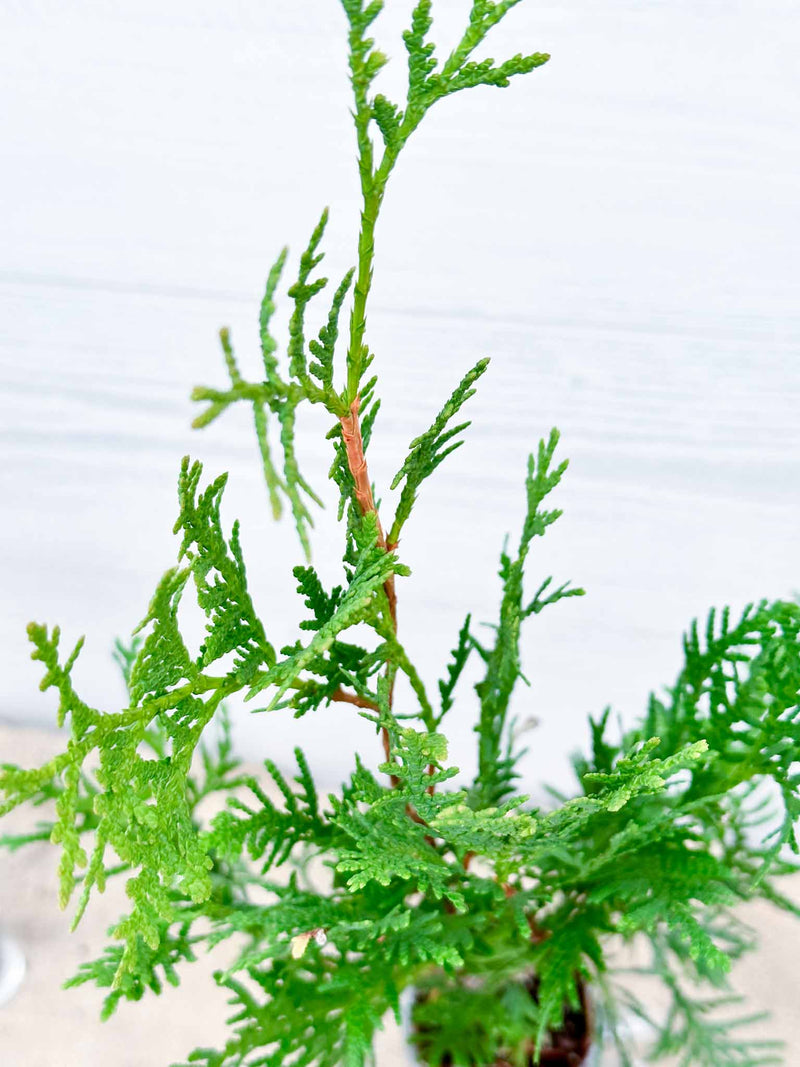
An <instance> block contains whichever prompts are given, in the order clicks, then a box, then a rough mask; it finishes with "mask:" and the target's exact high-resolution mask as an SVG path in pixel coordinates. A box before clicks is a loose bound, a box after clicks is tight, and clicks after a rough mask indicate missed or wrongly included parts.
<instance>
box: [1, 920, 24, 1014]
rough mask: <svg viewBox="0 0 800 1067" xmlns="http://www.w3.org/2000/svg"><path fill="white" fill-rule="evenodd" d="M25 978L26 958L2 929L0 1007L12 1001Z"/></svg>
mask: <svg viewBox="0 0 800 1067" xmlns="http://www.w3.org/2000/svg"><path fill="white" fill-rule="evenodd" d="M24 977H25V957H24V956H23V954H22V949H21V948H20V947H19V945H18V944H17V942H16V941H14V939H13V938H11V937H9V936H8V934H6V933H5V932H4V931H3V930H2V929H1V928H0V1006H2V1005H3V1004H5V1003H6V1002H7V1001H9V1000H11V998H12V997H13V996H14V994H15V993H16V992H17V990H18V989H19V987H20V986H21V985H22V979H23V978H24Z"/></svg>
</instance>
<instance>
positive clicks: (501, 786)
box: [472, 429, 583, 806]
mask: <svg viewBox="0 0 800 1067" xmlns="http://www.w3.org/2000/svg"><path fill="white" fill-rule="evenodd" d="M558 440H559V434H558V431H557V430H555V429H554V430H552V431H551V433H550V437H549V439H548V440H547V442H545V441H544V440H542V441H540V442H539V448H538V451H537V454H536V455H535V456H534V455H533V454H531V455H530V456H529V458H528V473H527V477H526V479H525V491H526V503H527V508H526V512H525V519H524V522H523V526H522V534H521V536H520V540H519V547H518V549H517V554H516V556H515V557H514V558H512V557H511V556H509V555H508V553H507V551H506V550H505V549H504V550H503V553H502V555H501V557H500V580H501V582H502V587H503V595H502V599H501V601H500V618H499V620H498V623H497V626H496V627H495V640H494V645H493V646H492V647H491V648H485V647H484V646H483V645H481V644H480V643H479V642H478V641H477V640H476V639H474V638H473V643H474V646H475V648H476V649H477V651H478V653H479V654H480V657H481V659H482V660H483V662H484V664H485V666H486V672H485V674H484V677H483V679H482V680H481V681H480V682H479V683H478V685H477V686H476V687H475V688H476V692H477V693H478V697H479V698H480V717H479V719H478V725H477V726H476V731H477V733H478V738H479V743H478V775H477V778H476V779H475V783H474V785H473V790H472V793H473V804H474V805H476V806H479V805H483V804H496V803H498V801H500V800H501V799H502V798H503V797H504V796H507V795H508V794H509V793H510V792H511V791H512V790H513V782H514V779H515V777H516V773H515V764H516V760H517V758H518V757H519V755H520V753H515V752H514V749H513V736H510V735H508V734H507V730H506V723H507V718H508V711H509V705H510V702H511V697H512V694H513V692H514V689H515V687H516V684H517V682H518V681H519V679H520V678H523V679H524V675H523V672H522V663H521V657H520V631H521V626H522V622H523V620H524V619H525V618H527V617H528V616H529V615H531V614H537V613H538V611H539V610H540V607H541V606H543V602H542V601H541V599H540V598H541V593H542V591H543V590H544V589H545V588H546V587H547V585H548V583H549V582H550V579H549V578H548V579H547V580H546V581H545V583H543V585H541V586H540V587H539V590H538V592H537V593H536V595H535V596H534V598H533V600H532V601H531V602H530V604H528V605H527V606H526V605H525V604H524V590H523V578H524V574H525V562H526V559H527V556H528V551H529V549H530V546H531V542H532V541H533V538H534V537H536V536H542V535H543V534H544V533H545V531H546V530H547V528H548V526H551V525H552V524H553V523H554V522H555V521H556V519H557V518H558V517H559V516H560V515H561V512H560V511H559V510H552V511H548V510H546V509H543V508H542V507H541V505H542V503H543V501H544V500H545V498H546V497H547V496H548V495H549V493H551V492H552V491H553V490H554V489H555V488H556V486H557V485H558V483H559V482H560V481H561V478H562V476H563V474H564V472H565V471H566V469H567V461H566V460H565V461H563V462H562V463H560V464H559V465H558V466H557V467H555V468H554V469H551V464H552V462H553V456H554V454H555V450H556V446H557V445H558ZM582 595H583V590H582V589H571V588H570V587H569V586H568V585H563V586H561V587H560V591H559V592H558V595H556V594H553V596H551V597H550V601H551V602H555V601H556V600H559V599H562V598H563V597H566V596H582Z"/></svg>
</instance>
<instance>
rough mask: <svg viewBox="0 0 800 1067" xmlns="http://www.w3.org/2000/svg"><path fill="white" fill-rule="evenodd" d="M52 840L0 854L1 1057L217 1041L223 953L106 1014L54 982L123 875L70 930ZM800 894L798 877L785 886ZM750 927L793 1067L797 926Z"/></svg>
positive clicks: (385, 1050)
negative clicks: (13, 954) (10, 975)
mask: <svg viewBox="0 0 800 1067" xmlns="http://www.w3.org/2000/svg"><path fill="white" fill-rule="evenodd" d="M57 743H58V741H57V738H56V736H55V735H54V734H53V733H47V732H44V731H40V730H25V729H20V728H17V727H14V728H9V727H3V726H0V761H2V760H11V759H12V758H13V760H14V762H19V763H21V764H23V765H33V764H34V763H35V762H37V761H38V760H41V759H43V758H46V757H47V756H48V754H50V753H52V752H53V750H54V747H55V745H57ZM30 814H31V813H30V812H27V811H22V812H14V813H12V814H11V815H10V816H9V817H8V818H7V819H6V820H4V827H3V829H4V831H6V832H9V831H12V829H14V830H21V829H22V828H23V827H24V826H29V825H30V823H31V819H30ZM56 861H57V853H56V850H55V849H53V848H51V847H49V846H46V845H44V846H34V847H31V848H28V849H26V850H23V851H22V852H19V853H17V854H15V855H2V856H1V857H0V925H2V926H3V927H5V929H6V930H7V931H8V932H10V933H12V934H13V935H14V936H15V937H16V938H17V939H18V940H19V941H20V942H21V944H22V945H23V946H24V949H25V954H26V956H27V961H28V973H27V975H26V978H25V981H24V983H23V986H22V988H21V989H20V991H19V993H18V994H17V995H16V996H15V997H14V999H13V1000H12V1001H10V1002H9V1003H8V1004H6V1005H5V1006H3V1007H0V1067H168V1065H169V1064H172V1063H174V1062H181V1061H182V1060H183V1059H184V1058H185V1057H186V1055H187V1054H188V1052H189V1051H191V1049H193V1048H194V1047H197V1046H198V1045H201V1046H202V1045H205V1046H211V1047H219V1045H220V1044H221V1043H222V1041H223V1034H224V1033H225V1026H224V1020H225V1017H226V1012H227V1005H226V1003H225V996H224V993H223V992H222V991H220V990H219V989H217V988H216V986H215V985H214V982H213V981H212V979H211V974H212V971H213V970H214V969H215V968H216V967H218V966H219V965H220V957H219V956H214V957H206V958H202V957H201V958H200V960H199V961H198V962H197V963H195V964H193V965H191V966H185V967H184V968H182V970H181V979H182V980H181V985H180V987H179V988H177V989H173V988H172V987H168V989H167V993H166V995H164V996H161V997H155V996H152V995H150V994H148V995H147V996H146V997H145V998H144V999H143V1000H142V1001H141V1002H140V1003H138V1004H130V1003H127V1002H123V1003H122V1004H121V1005H120V1007H119V1009H118V1011H117V1013H116V1014H115V1015H114V1016H113V1018H112V1019H111V1020H110V1021H109V1022H106V1023H104V1024H100V1022H99V1021H98V1013H99V1006H100V1000H101V997H100V994H99V992H98V991H97V990H96V989H95V988H94V987H90V986H84V987H82V988H80V989H76V990H70V991H62V989H61V983H62V982H63V981H64V979H66V978H67V977H69V976H70V975H72V974H73V973H74V972H75V971H76V970H77V968H78V966H79V964H80V963H81V962H82V961H84V960H89V959H93V958H95V956H97V955H98V954H99V951H100V950H101V948H102V946H103V945H104V944H105V943H106V938H105V931H106V928H107V927H108V926H109V925H110V924H111V922H112V921H114V919H115V918H116V917H117V916H118V915H119V914H121V913H122V911H123V909H124V908H125V901H124V897H123V894H122V886H121V885H119V884H116V885H111V886H109V889H108V890H107V892H106V894H105V895H104V896H103V897H98V898H96V899H95V901H94V903H93V904H92V906H91V907H90V908H89V910H88V912H87V914H86V916H85V917H84V920H83V922H82V923H81V926H80V927H79V929H78V931H77V932H76V933H74V934H70V932H69V929H68V926H69V921H68V917H67V916H66V915H65V914H63V913H62V912H60V911H59V910H58V906H57V903H56V898H55V884H56V883H55V866H56ZM792 889H793V895H794V896H796V897H800V880H796V881H795V882H794V885H793V887H792ZM742 914H743V917H744V918H745V919H746V921H748V922H749V923H750V924H751V925H752V926H753V927H754V928H755V929H756V930H757V931H758V934H759V937H760V940H761V950H760V951H759V953H758V954H755V955H753V957H752V958H750V959H748V961H747V962H746V964H745V965H744V966H742V967H740V968H739V969H738V970H737V971H736V972H735V975H734V985H735V987H736V989H737V991H738V992H741V993H743V994H746V995H747V996H748V998H749V1000H750V1002H751V1004H752V1008H753V1010H757V1011H763V1010H770V1011H771V1012H772V1015H773V1023H772V1025H771V1027H761V1028H760V1030H761V1032H762V1033H763V1034H764V1035H765V1036H767V1035H768V1036H773V1037H778V1038H781V1039H782V1040H784V1041H785V1042H786V1050H785V1062H786V1065H787V1067H800V1038H799V1037H798V1034H797V1023H798V1022H800V1012H799V1011H798V986H797V964H796V958H797V950H798V945H799V943H800V942H799V941H798V927H797V925H796V923H794V922H793V921H792V920H790V919H789V918H787V917H786V916H785V915H782V914H775V913H774V912H772V911H771V910H769V909H768V908H766V907H764V906H763V905H761V904H755V905H749V906H747V907H746V908H744V909H742ZM405 1062H406V1060H405V1058H404V1054H403V1051H402V1042H401V1040H400V1035H399V1034H398V1032H397V1028H396V1027H395V1026H394V1024H393V1023H391V1022H390V1023H389V1024H387V1029H386V1032H385V1033H384V1034H383V1035H381V1037H380V1041H379V1046H378V1067H400V1065H402V1064H404V1063H405Z"/></svg>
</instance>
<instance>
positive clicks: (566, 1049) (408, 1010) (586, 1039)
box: [401, 981, 601, 1067]
mask: <svg viewBox="0 0 800 1067" xmlns="http://www.w3.org/2000/svg"><path fill="white" fill-rule="evenodd" d="M525 984H526V987H527V988H528V990H529V992H530V994H531V996H532V997H535V993H536V990H535V985H534V983H533V981H528V982H526V983H525ZM418 997H419V993H417V991H416V990H414V989H409V990H406V992H405V993H404V994H403V996H402V998H401V1007H402V1014H403V1032H404V1035H405V1038H406V1050H407V1051H406V1055H407V1062H408V1065H409V1067H412V1065H413V1067H428V1065H427V1061H426V1060H425V1058H424V1035H421V1034H420V1033H419V1031H418V1030H417V1029H416V1028H415V1026H414V1024H413V1022H412V1019H411V1014H412V1010H413V1006H414V1003H415V1002H416V1000H417V998H418ZM580 999H581V1008H580V1010H578V1011H568V1012H567V1014H566V1016H565V1018H564V1025H563V1026H562V1028H561V1029H560V1030H558V1031H556V1032H553V1033H551V1035H550V1039H549V1041H548V1047H546V1048H544V1049H543V1050H542V1052H541V1055H540V1057H539V1061H538V1063H539V1067H600V1064H601V1061H600V1050H599V1048H598V1047H597V1046H596V1045H595V1044H594V1042H593V1041H592V1031H593V1025H592V1010H591V998H590V997H588V996H587V995H586V991H585V989H584V988H583V987H581V989H580ZM446 1010H447V1007H446V1004H443V1011H446ZM420 1037H422V1041H420V1040H419V1039H420ZM415 1039H416V1040H415ZM531 1044H533V1040H531ZM532 1062H533V1061H532V1060H531V1063H532ZM436 1067H439V1065H438V1064H437V1065H436ZM441 1067H450V1063H449V1061H448V1060H447V1059H445V1060H443V1061H442V1064H441ZM475 1067H509V1064H508V1061H507V1060H504V1059H503V1058H502V1057H498V1058H497V1059H496V1060H495V1061H494V1063H493V1064H491V1065H490V1064H483V1063H481V1064H477V1063H476V1064H475Z"/></svg>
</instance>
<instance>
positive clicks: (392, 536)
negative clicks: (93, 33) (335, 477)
mask: <svg viewBox="0 0 800 1067" xmlns="http://www.w3.org/2000/svg"><path fill="white" fill-rule="evenodd" d="M488 366H489V360H488V359H482V360H480V361H479V362H478V363H476V364H475V366H474V367H473V368H472V370H470V371H468V372H467V373H466V374H465V375H464V377H463V378H462V379H461V381H460V382H459V384H458V386H457V388H456V389H455V390H454V392H453V394H452V396H451V397H450V399H449V400H448V401H447V403H446V404H445V406H444V407H443V408H442V410H441V411H440V412H439V414H438V415H437V416H436V418H435V419H434V421H433V425H432V426H431V428H430V429H429V430H426V431H425V433H424V434H421V435H420V436H419V437H416V438H415V439H414V440H413V441H412V442H411V445H410V448H409V453H408V456H407V458H406V461H405V463H404V464H403V466H402V467H401V468H400V470H399V471H398V472H397V474H396V475H395V476H394V480H393V481H392V484H391V486H390V488H391V489H396V488H397V487H398V485H400V483H401V482H402V483H403V489H402V491H401V493H400V502H399V503H398V505H397V512H396V514H395V517H394V522H393V523H392V528H391V530H390V532H389V542H390V544H397V542H398V541H399V540H400V531H401V530H402V528H403V526H404V524H405V522H406V520H407V519H408V517H409V516H410V514H411V510H412V508H413V507H414V504H415V503H416V499H417V492H418V490H419V487H420V485H421V484H422V482H423V481H424V480H425V479H426V478H427V477H428V476H429V475H430V474H432V473H433V472H434V471H435V470H436V468H437V467H438V466H439V464H440V463H441V462H442V460H444V459H445V458H446V457H447V456H449V455H450V453H451V452H454V451H455V450H456V449H457V448H458V447H459V446H460V445H462V444H463V441H456V440H454V438H456V437H457V436H458V435H459V434H460V433H462V432H463V431H464V430H466V429H467V428H468V427H469V425H470V423H469V422H462V423H460V424H459V425H458V426H453V427H451V428H450V429H446V427H447V424H448V422H449V421H450V420H451V419H452V417H453V416H454V415H456V414H457V413H458V411H459V410H460V409H461V407H462V406H463V405H464V404H465V403H466V401H467V400H469V398H470V397H471V396H474V395H475V389H474V388H473V386H474V384H475V382H476V381H477V380H478V379H479V378H480V376H481V375H482V374H483V372H484V371H485V370H486V368H487V367H488ZM445 446H446V447H445Z"/></svg>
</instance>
